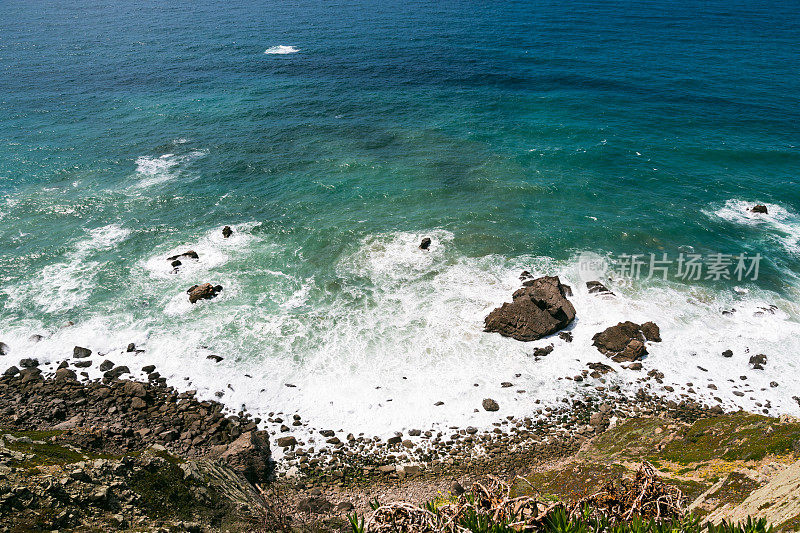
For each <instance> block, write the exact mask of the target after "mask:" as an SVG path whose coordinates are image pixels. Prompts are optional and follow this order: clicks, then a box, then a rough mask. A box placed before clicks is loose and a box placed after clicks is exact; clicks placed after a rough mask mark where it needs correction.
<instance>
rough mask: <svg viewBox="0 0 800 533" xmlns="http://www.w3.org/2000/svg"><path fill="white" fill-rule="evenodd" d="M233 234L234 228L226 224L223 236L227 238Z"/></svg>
mask: <svg viewBox="0 0 800 533" xmlns="http://www.w3.org/2000/svg"><path fill="white" fill-rule="evenodd" d="M231 235H233V230H232V229H231V227H230V226H225V227H224V228H222V236H223V237H225V238H226V239H227V238H228V237H230V236H231Z"/></svg>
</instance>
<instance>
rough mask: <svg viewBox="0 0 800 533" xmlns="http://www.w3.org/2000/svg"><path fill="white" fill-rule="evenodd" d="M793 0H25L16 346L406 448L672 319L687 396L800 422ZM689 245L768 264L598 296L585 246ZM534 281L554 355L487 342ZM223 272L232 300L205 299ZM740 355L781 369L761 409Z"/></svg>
mask: <svg viewBox="0 0 800 533" xmlns="http://www.w3.org/2000/svg"><path fill="white" fill-rule="evenodd" d="M796 7H797V6H796V3H795V2H788V1H787V2H755V3H754V2H727V1H726V2H722V1H713V2H681V3H675V2H666V1H654V2H648V3H646V5H640V4H635V3H629V2H605V3H586V2H570V3H563V2H530V1H522V2H509V3H503V4H502V5H500V4H492V3H484V2H446V3H438V2H410V3H409V2H405V3H399V2H398V3H394V2H381V3H370V2H352V3H335V4H329V3H326V4H319V3H316V2H282V3H278V4H275V3H261V2H225V3H221V2H211V1H203V2H197V3H194V4H193V5H192V6H191V7H189V6H186V5H185V4H183V3H179V2H173V1H169V0H167V1H163V2H159V3H153V4H150V3H139V2H125V1H123V2H114V3H95V2H92V3H90V2H85V1H77V2H70V3H55V2H40V1H26V2H21V1H8V2H4V3H3V4H2V6H0V12H1V13H2V17H0V73H1V74H0V124H2V126H3V127H2V129H0V191H2V194H3V202H2V203H0V222H2V226H1V227H0V280H1V281H2V287H1V288H0V304H1V305H2V311H0V324H2V326H0V340H4V341H5V342H6V343H7V344H9V345H10V346H11V347H12V350H13V351H12V354H11V355H15V354H17V353H25V354H30V353H33V354H36V355H37V356H38V357H40V358H41V359H42V360H46V361H54V362H57V361H59V360H61V359H63V358H64V357H66V356H68V355H69V353H70V352H71V348H72V346H73V345H74V344H81V345H90V347H91V348H93V349H94V350H96V351H97V352H101V353H103V354H105V355H104V356H101V355H99V354H96V355H97V357H98V358H100V357H111V358H112V359H114V360H115V361H120V362H123V361H125V362H130V363H131V365H133V366H131V365H129V366H131V368H134V367H135V368H139V366H141V365H142V364H147V363H148V362H153V363H156V364H158V365H159V366H160V368H161V369H162V373H163V374H164V375H167V376H169V377H171V378H173V380H174V382H176V383H185V386H186V387H196V388H198V389H199V390H200V391H201V394H206V395H208V396H212V395H214V393H216V392H223V393H224V395H223V396H222V399H223V401H227V402H229V404H230V405H231V406H234V407H236V406H239V405H241V404H245V405H247V406H248V407H249V408H252V409H263V410H265V411H277V410H285V411H287V412H294V411H299V412H302V413H304V414H306V413H307V414H308V415H309V417H310V418H311V419H312V420H314V421H315V422H318V423H320V424H323V423H328V424H331V425H334V424H335V425H341V426H344V425H352V426H354V427H360V428H363V427H367V428H372V427H374V429H375V431H384V430H388V429H398V427H397V426H405V425H410V424H414V423H416V424H427V425H430V424H434V423H438V422H442V423H463V422H470V423H488V422H489V421H490V420H489V419H488V418H487V419H485V420H484V419H483V418H481V417H483V416H486V415H485V414H483V413H477V414H476V413H474V412H473V408H474V407H475V405H476V402H477V404H478V405H479V403H480V398H482V397H485V396H486V395H488V394H491V395H492V397H496V398H497V399H498V400H500V403H501V405H502V406H503V410H504V411H506V410H507V412H506V414H522V413H527V412H529V411H530V410H531V407H532V406H531V399H532V398H536V399H542V400H552V401H557V400H558V399H560V398H561V397H563V396H564V395H566V394H568V393H570V392H571V391H572V390H571V387H574V386H575V385H574V384H571V382H570V383H566V382H563V381H562V382H558V377H563V376H569V375H574V374H575V373H576V372H578V371H579V370H580V369H581V368H583V367H585V363H586V362H591V361H594V360H599V359H598V357H600V356H599V354H597V352H596V351H594V349H593V348H591V347H590V344H591V341H590V338H591V335H592V334H593V333H595V332H596V331H599V330H600V329H602V328H604V327H606V326H607V325H609V324H612V323H616V321H617V320H618V319H628V318H630V319H632V320H639V319H640V320H647V319H655V320H656V321H657V322H659V323H660V324H661V326H662V330H664V331H665V334H664V335H662V336H664V337H665V342H664V343H663V344H662V345H660V346H655V347H653V349H652V350H651V357H650V358H649V359H648V361H647V362H648V364H650V365H652V366H653V367H654V368H659V369H660V370H662V371H664V372H665V374H667V380H668V381H669V380H670V379H671V380H672V381H673V382H674V383H677V384H680V385H684V384H685V383H686V382H687V381H698V380H702V381H705V380H706V379H708V378H707V377H706V376H704V375H702V374H699V373H698V372H700V371H698V370H696V367H697V366H698V365H697V364H696V363H698V362H699V363H701V365H702V366H703V367H704V368H707V369H710V370H711V371H712V373H714V374H715V377H719V378H720V380H721V381H722V382H723V385H724V387H727V388H724V387H720V389H721V391H720V392H719V393H718V395H719V397H721V398H722V399H723V400H724V402H726V405H730V406H732V405H742V406H743V407H745V408H748V409H752V410H761V408H763V405H756V403H761V404H763V403H764V402H765V401H767V400H769V401H770V402H771V407H770V409H772V410H771V412H794V413H797V412H798V405H797V404H796V403H795V402H794V401H793V400H792V399H791V397H792V396H793V395H797V394H800V389H798V386H797V385H793V384H791V383H788V382H787V383H785V384H782V386H781V387H779V388H778V389H769V387H767V386H766V383H768V382H769V381H771V380H773V379H776V378H778V377H780V376H781V375H785V374H786V373H787V372H795V371H796V370H797V363H796V362H795V361H794V354H795V353H797V350H798V349H800V327H798V316H800V308H799V307H798V305H797V299H798V294H800V291H798V287H800V282H799V281H798V279H797V275H796V272H797V271H798V269H799V268H800V187H798V181H797V180H798V177H797V176H798V169H799V168H800V150H798V147H799V146H800V126H799V125H800V54H799V53H798V52H797V49H798V44H800V43H798V40H800V39H798V35H800V15H799V14H798V10H797V9H796ZM275 47H282V48H275ZM265 51H266V52H268V53H265ZM274 52H284V53H274ZM285 52H288V53H285ZM755 203H766V204H767V205H768V207H769V208H770V213H769V214H768V215H767V216H763V217H758V216H752V215H750V214H748V213H747V211H746V209H747V208H748V207H749V206H750V205H753V204H755ZM224 225H231V226H233V227H234V229H235V231H236V233H235V235H234V237H233V238H231V239H229V240H224V239H222V237H221V235H220V233H219V232H220V229H221V228H222V226H224ZM423 236H431V237H432V238H433V240H434V244H433V246H432V249H431V250H430V252H429V253H424V252H421V251H419V250H417V249H416V244H417V243H418V242H419V240H420V239H421V238H422V237H423ZM190 248H191V249H194V250H196V251H197V252H198V253H199V254H200V260H199V261H198V262H196V263H195V262H191V261H189V262H186V263H187V264H185V265H184V266H183V267H181V269H179V271H178V272H177V273H172V272H171V268H170V267H169V264H168V262H167V261H166V260H165V258H166V257H167V256H169V255H173V254H174V253H177V252H181V251H184V250H185V249H190ZM681 252H685V253H689V252H694V253H699V254H712V253H718V252H722V253H734V254H738V253H746V254H756V253H760V254H761V255H762V256H763V260H762V262H761V270H760V276H759V278H758V280H755V281H751V280H746V281H744V282H741V283H739V282H734V281H729V280H721V281H718V282H715V281H705V280H701V281H699V282H686V281H682V280H677V279H671V280H669V281H667V282H658V281H654V280H636V281H635V282H634V283H633V284H632V285H630V286H624V285H620V286H618V287H614V288H615V291H616V292H617V293H618V295H619V297H618V298H617V299H615V300H614V301H598V299H597V298H590V297H589V296H588V295H585V294H583V293H582V292H581V291H582V290H583V287H582V282H583V281H585V280H586V279H589V278H587V274H586V273H585V272H582V271H581V268H580V261H579V260H578V258H579V257H581V255H582V254H585V253H592V254H597V255H598V256H599V257H608V256H617V255H619V254H625V253H628V254H631V253H643V254H649V253H659V254H661V253H667V254H669V255H670V256H671V257H676V256H677V255H678V254H679V253H681ZM522 269H529V270H532V271H536V272H538V273H547V274H551V273H558V274H560V275H562V277H564V278H565V279H566V280H567V281H569V282H570V283H572V284H573V285H574V286H575V287H576V296H575V301H576V307H577V309H578V316H579V319H578V322H577V323H576V325H575V330H574V333H575V335H576V342H575V343H573V344H572V345H566V344H564V345H563V346H562V345H561V344H559V346H557V350H556V351H555V352H554V356H553V357H550V358H548V360H547V361H546V362H540V363H536V364H534V363H533V362H532V360H531V358H530V357H529V354H530V353H531V352H532V350H533V347H534V345H531V344H526V345H522V344H520V343H516V342H514V341H511V340H508V339H501V338H499V337H497V336H494V335H488V334H484V333H481V326H482V319H483V316H485V314H486V313H487V312H488V310H490V309H492V308H493V307H495V306H496V305H498V304H499V303H501V302H502V301H504V300H507V299H508V298H509V296H510V293H511V291H512V290H513V289H514V288H515V286H516V285H517V284H518V280H517V279H516V277H517V275H518V274H519V271H520V270H522ZM205 281H210V282H212V283H220V284H222V285H223V286H224V287H225V290H224V291H223V293H222V294H221V295H220V297H218V298H217V299H216V300H214V301H212V302H203V303H201V304H198V305H196V306H190V305H189V304H188V302H187V301H186V296H185V292H184V291H185V289H186V288H188V287H189V286H191V285H193V284H195V283H199V282H205ZM583 292H585V291H583ZM770 304H775V305H777V306H778V311H777V312H775V313H774V314H770V313H769V312H763V311H759V307H763V306H768V305H770ZM729 308H737V309H738V312H737V313H736V314H734V315H733V316H723V315H721V310H723V309H729ZM67 321H72V322H74V323H75V325H74V326H72V327H70V328H65V329H60V326H62V325H63V324H64V323H65V322H67ZM32 333H42V334H46V335H47V336H48V338H47V339H46V340H45V341H42V342H41V343H38V344H34V343H32V342H30V341H29V340H28V337H29V336H30V335H31V334H32ZM132 341H133V342H136V343H137V344H138V345H140V346H141V347H143V348H144V349H145V353H143V354H140V355H138V356H136V357H137V358H138V359H135V360H134V359H131V358H132V357H134V356H131V355H128V354H122V353H120V352H121V351H122V350H123V349H124V346H126V345H127V343H128V342H132ZM550 342H554V341H552V340H546V341H542V342H540V343H537V344H536V345H540V344H541V345H544V344H547V343H550ZM556 342H560V341H556ZM562 344H563V343H562ZM726 348H732V349H734V351H735V352H736V354H737V355H736V357H735V358H734V359H733V360H724V361H721V360H720V359H719V355H718V354H719V352H720V351H721V350H723V349H726ZM746 350H756V351H763V352H765V353H768V355H769V356H770V364H769V365H768V367H767V370H766V371H765V372H764V373H762V374H760V375H757V376H754V377H753V378H752V379H751V381H750V383H752V387H753V389H754V392H753V393H752V394H747V395H746V396H745V397H743V398H738V397H735V396H733V395H732V392H733V390H734V389H733V388H732V387H733V386H732V385H731V384H729V383H727V382H725V381H724V379H723V378H726V377H728V375H729V374H730V376H736V377H738V376H739V375H740V374H741V373H742V372H743V371H745V370H747V357H748V356H746V355H745V354H746ZM210 353H215V354H219V355H222V356H224V357H225V361H223V362H222V363H220V364H219V365H215V364H213V363H212V362H210V361H208V360H207V359H206V358H205V356H206V355H208V354H210ZM559 354H560V355H559ZM100 360H102V359H100ZM145 361H146V362H145ZM245 374H247V375H250V376H252V377H250V378H248V377H245V376H244V375H245ZM516 374H520V376H519V377H516ZM403 377H405V378H407V379H403ZM183 378H189V379H188V380H187V381H183ZM507 378H508V379H507ZM631 379H632V378H629V377H627V376H620V377H619V380H620V384H621V386H622V388H623V390H627V389H628V388H629V387H631V386H632V385H630V383H628V381H630V380H631ZM500 381H514V382H515V384H517V385H518V387H515V388H513V389H511V390H506V389H504V390H495V389H496V388H497V387H498V384H499V382H500ZM285 383H291V384H294V385H297V387H294V388H287V387H285V386H284V384H285ZM474 383H478V384H479V385H480V386H479V387H474V386H473V385H474ZM228 384H230V387H228ZM375 387H381V388H380V389H376V388H375ZM698 388H699V387H698ZM761 388H766V389H768V390H766V391H760V390H759V389H761ZM487 390H489V391H491V392H487ZM516 390H525V392H524V393H517V392H516ZM679 392H681V391H679ZM389 400H391V401H389ZM437 400H442V401H445V406H443V408H441V409H438V410H435V409H433V408H432V407H431V406H432V404H433V403H434V402H435V401H437Z"/></svg>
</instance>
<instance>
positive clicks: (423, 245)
mask: <svg viewBox="0 0 800 533" xmlns="http://www.w3.org/2000/svg"><path fill="white" fill-rule="evenodd" d="M430 246H431V238H430V237H425V238H424V239H422V242H421V243H419V248H420V250H427V249H428V248H430Z"/></svg>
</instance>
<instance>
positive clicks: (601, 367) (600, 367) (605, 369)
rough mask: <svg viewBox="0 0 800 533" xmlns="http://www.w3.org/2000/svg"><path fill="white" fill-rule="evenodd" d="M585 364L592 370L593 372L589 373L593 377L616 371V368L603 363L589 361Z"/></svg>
mask: <svg viewBox="0 0 800 533" xmlns="http://www.w3.org/2000/svg"><path fill="white" fill-rule="evenodd" d="M586 366H588V367H589V368H590V369H592V370H593V372H591V373H590V374H589V375H590V376H592V377H593V378H599V377H600V376H602V375H603V374H608V373H609V372H616V370H614V369H613V368H611V367H610V366H608V365H606V364H603V363H589V364H588V365H586Z"/></svg>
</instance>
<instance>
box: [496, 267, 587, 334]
mask: <svg viewBox="0 0 800 533" xmlns="http://www.w3.org/2000/svg"><path fill="white" fill-rule="evenodd" d="M570 294H572V291H571V290H570V288H569V286H567V285H564V284H562V283H561V280H560V279H559V278H558V276H544V277H541V278H537V279H528V280H527V281H525V282H524V283H523V287H522V288H521V289H519V290H517V291H516V292H515V293H514V294H513V295H512V302H511V303H504V304H503V305H502V306H500V307H498V308H497V309H495V310H494V311H492V312H491V313H489V315H488V316H487V317H486V319H485V321H484V324H485V331H487V332H496V333H499V334H500V335H503V336H504V337H511V338H514V339H517V340H520V341H535V340H537V339H541V338H542V337H545V336H547V335H551V334H553V333H556V332H557V331H559V330H562V329H564V328H565V327H567V326H568V325H569V324H570V323H571V322H572V321H573V320H574V319H575V308H574V307H573V306H572V304H571V303H570V301H569V300H568V299H567V295H570Z"/></svg>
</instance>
